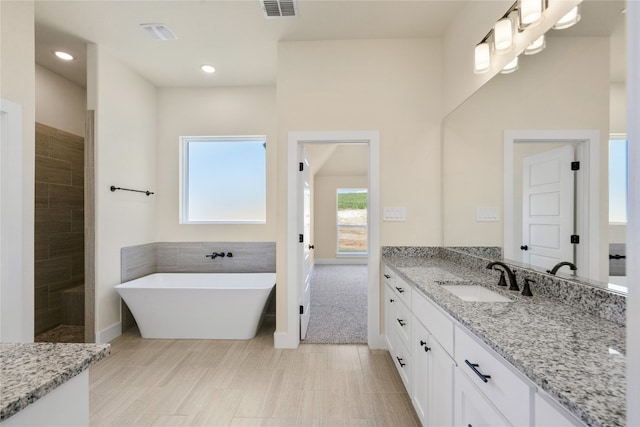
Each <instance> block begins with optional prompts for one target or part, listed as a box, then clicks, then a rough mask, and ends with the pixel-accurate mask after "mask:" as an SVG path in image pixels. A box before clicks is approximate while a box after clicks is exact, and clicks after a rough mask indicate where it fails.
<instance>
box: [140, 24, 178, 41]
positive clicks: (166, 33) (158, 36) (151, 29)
mask: <svg viewBox="0 0 640 427" xmlns="http://www.w3.org/2000/svg"><path fill="white" fill-rule="evenodd" d="M140 26H141V27H142V29H143V30H145V31H146V32H147V34H148V35H149V36H150V37H151V38H153V39H155V40H176V39H177V38H178V37H176V35H175V34H174V33H173V31H171V28H169V27H167V26H166V25H164V24H140Z"/></svg>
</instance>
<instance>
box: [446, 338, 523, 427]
mask: <svg viewBox="0 0 640 427" xmlns="http://www.w3.org/2000/svg"><path fill="white" fill-rule="evenodd" d="M455 348H456V351H455V353H456V354H455V360H456V363H457V364H458V368H457V369H458V370H459V371H460V372H463V373H464V374H465V375H466V376H467V377H468V378H469V380H470V382H472V383H473V384H475V385H476V386H477V388H478V389H479V390H480V391H481V392H482V393H483V394H484V395H485V396H487V398H488V399H489V400H490V401H491V402H492V403H493V404H494V405H495V406H496V408H498V410H500V412H502V414H503V415H504V416H505V417H506V418H507V419H508V420H509V422H510V423H512V424H514V425H518V426H525V425H530V424H531V399H532V398H533V395H532V393H533V388H532V387H531V386H529V385H528V384H527V383H526V382H524V380H523V379H521V378H520V377H518V376H517V374H516V373H515V372H514V371H513V370H512V369H514V368H510V367H508V366H507V362H506V361H505V360H503V359H502V358H501V357H500V356H499V355H498V354H496V353H494V352H493V351H492V350H490V349H489V348H488V347H485V346H484V345H483V344H480V343H479V342H478V341H476V340H475V339H474V338H472V337H471V336H470V335H468V334H467V333H466V332H465V331H463V330H462V329H460V328H459V327H456V331H455ZM483 376H484V378H483Z"/></svg>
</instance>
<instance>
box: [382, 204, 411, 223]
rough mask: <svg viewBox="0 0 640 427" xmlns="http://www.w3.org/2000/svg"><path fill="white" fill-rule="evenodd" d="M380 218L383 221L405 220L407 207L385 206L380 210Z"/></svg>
mask: <svg viewBox="0 0 640 427" xmlns="http://www.w3.org/2000/svg"><path fill="white" fill-rule="evenodd" d="M382 220H383V221H406V220H407V208H392V207H385V208H384V209H383V210H382Z"/></svg>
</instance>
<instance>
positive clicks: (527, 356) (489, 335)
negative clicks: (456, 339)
mask: <svg viewBox="0 0 640 427" xmlns="http://www.w3.org/2000/svg"><path fill="white" fill-rule="evenodd" d="M421 255H422V256H402V255H401V254H397V255H396V256H394V254H391V255H390V254H383V262H384V263H386V264H387V265H389V266H390V267H391V268H392V269H393V270H395V271H396V272H397V273H398V274H399V275H400V276H401V277H402V278H404V279H406V280H407V281H409V282H410V283H412V284H414V285H415V286H416V287H417V288H418V289H419V290H420V291H421V292H422V293H423V294H425V295H426V296H428V297H429V298H431V299H432V300H433V301H434V302H435V303H436V304H438V305H439V306H440V307H441V308H442V309H444V311H446V312H447V313H449V314H450V315H451V316H452V317H453V318H454V319H456V320H457V321H458V322H460V324H462V325H463V326H465V327H466V328H467V329H468V330H469V331H471V332H472V333H473V334H475V335H476V336H477V337H478V338H480V339H481V340H482V341H483V342H485V343H486V344H487V345H488V346H489V347H491V348H492V349H494V350H495V351H496V352H497V353H498V354H500V355H501V356H502V357H504V358H505V359H506V360H507V361H508V362H509V363H511V364H512V365H513V366H515V367H516V368H517V369H519V370H520V371H521V372H522V373H523V374H525V375H526V376H527V377H528V378H529V379H530V380H531V381H532V382H533V383H535V384H536V385H537V386H538V387H539V388H540V389H542V390H544V391H546V392H547V393H548V394H550V395H551V396H553V397H554V398H555V399H556V400H557V401H558V402H559V403H560V404H562V405H563V406H564V407H566V408H567V409H568V410H569V411H570V412H572V413H573V414H575V415H576V416H577V417H578V418H580V419H581V420H583V421H584V422H585V423H586V424H587V425H590V426H624V425H625V404H626V360H625V356H624V355H625V350H626V349H625V334H626V331H625V327H624V326H623V325H620V324H616V323H614V322H611V321H608V320H604V319H601V318H599V317H596V316H594V315H591V314H587V313H585V312H584V311H583V310H580V309H577V308H574V307H572V306H571V305H567V304H564V303H561V302H558V301H556V300H553V299H550V298H547V297H543V296H536V295H535V293H534V296H533V297H523V296H521V295H520V294H519V292H516V291H507V290H505V289H504V288H501V287H498V286H495V284H496V283H497V276H495V275H494V273H492V272H490V271H489V270H487V271H486V272H482V271H479V270H477V269H471V268H467V267H465V266H463V265H462V264H460V263H454V262H451V261H448V260H446V259H443V258H441V257H438V256H437V255H436V256H432V255H428V254H421ZM469 282H473V283H478V284H482V285H484V286H487V287H489V288H491V289H492V290H495V291H497V292H499V293H501V294H503V295H507V296H509V297H510V298H511V299H512V300H513V302H511V303H487V302H467V301H463V300H461V299H459V298H457V297H456V296H454V295H453V294H451V293H450V292H448V291H446V290H445V289H443V288H442V287H441V285H442V284H465V283H469Z"/></svg>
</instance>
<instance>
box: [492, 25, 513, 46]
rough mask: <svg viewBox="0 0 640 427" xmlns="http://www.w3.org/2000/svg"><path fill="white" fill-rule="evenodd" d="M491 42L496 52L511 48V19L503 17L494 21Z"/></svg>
mask: <svg viewBox="0 0 640 427" xmlns="http://www.w3.org/2000/svg"><path fill="white" fill-rule="evenodd" d="M493 43H494V46H495V48H496V52H498V53H502V52H506V51H508V50H509V49H511V46H512V44H513V29H512V27H511V19H509V18H503V19H501V20H499V21H498V22H496V25H495V26H494V27H493Z"/></svg>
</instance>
